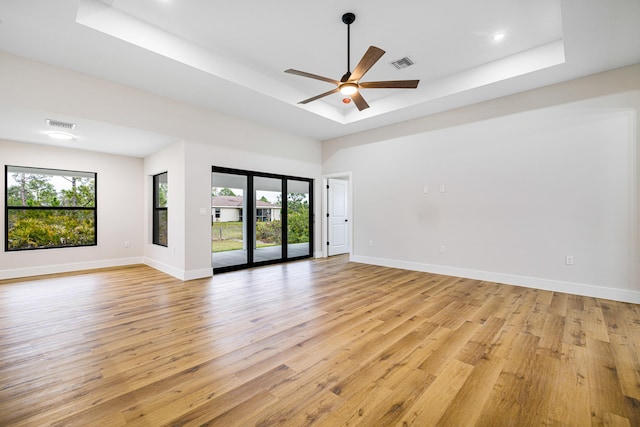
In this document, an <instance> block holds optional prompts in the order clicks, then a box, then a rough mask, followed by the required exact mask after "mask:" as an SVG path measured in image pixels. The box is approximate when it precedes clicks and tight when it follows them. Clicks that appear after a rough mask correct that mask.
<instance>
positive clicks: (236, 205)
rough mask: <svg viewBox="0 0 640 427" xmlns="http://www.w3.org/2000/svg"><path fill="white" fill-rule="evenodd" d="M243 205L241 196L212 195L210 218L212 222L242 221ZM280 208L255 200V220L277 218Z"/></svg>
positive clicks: (272, 219) (278, 217) (273, 219)
mask: <svg viewBox="0 0 640 427" xmlns="http://www.w3.org/2000/svg"><path fill="white" fill-rule="evenodd" d="M243 206H244V202H243V198H242V196H213V197H212V198H211V218H212V219H213V222H229V221H242V219H243V215H242V210H243ZM280 209H281V208H280V206H276V205H273V204H271V203H269V202H263V201H262V200H256V221H263V222H264V221H276V220H279V219H280Z"/></svg>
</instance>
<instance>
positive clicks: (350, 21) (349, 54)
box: [340, 12, 356, 83]
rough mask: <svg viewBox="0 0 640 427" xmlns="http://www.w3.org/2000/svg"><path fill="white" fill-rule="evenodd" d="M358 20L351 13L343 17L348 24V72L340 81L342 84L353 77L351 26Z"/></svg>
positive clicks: (343, 20)
mask: <svg viewBox="0 0 640 427" xmlns="http://www.w3.org/2000/svg"><path fill="white" fill-rule="evenodd" d="M355 20H356V15H354V14H353V13H351V12H347V13H345V14H344V15H342V22H344V23H345V24H347V72H346V73H345V74H344V76H342V78H341V79H340V81H341V82H343V83H344V82H346V81H347V80H349V77H351V24H353V22H354V21H355Z"/></svg>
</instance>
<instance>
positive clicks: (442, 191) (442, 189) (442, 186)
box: [440, 184, 444, 193]
mask: <svg viewBox="0 0 640 427" xmlns="http://www.w3.org/2000/svg"><path fill="white" fill-rule="evenodd" d="M440 192H441V193H444V184H440Z"/></svg>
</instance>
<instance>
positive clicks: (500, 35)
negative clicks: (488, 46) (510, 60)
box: [493, 33, 504, 42]
mask: <svg viewBox="0 0 640 427" xmlns="http://www.w3.org/2000/svg"><path fill="white" fill-rule="evenodd" d="M502 39H504V33H495V34H494V35H493V41H494V42H499V41H500V40H502Z"/></svg>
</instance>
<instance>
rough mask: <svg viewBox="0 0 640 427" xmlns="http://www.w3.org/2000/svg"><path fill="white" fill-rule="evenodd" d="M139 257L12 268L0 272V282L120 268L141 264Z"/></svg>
mask: <svg viewBox="0 0 640 427" xmlns="http://www.w3.org/2000/svg"><path fill="white" fill-rule="evenodd" d="M142 263H143V262H142V258H141V257H131V258H118V259H105V260H99V261H86V262H75V263H69V264H56V265H43V266H39V267H26V268H14V269H10V270H0V280H5V279H17V278H20V277H30V276H42V275H45V274H57V273H68V272H71V271H81V270H93V269H96V268H108V267H121V266H123V265H133V264H142Z"/></svg>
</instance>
